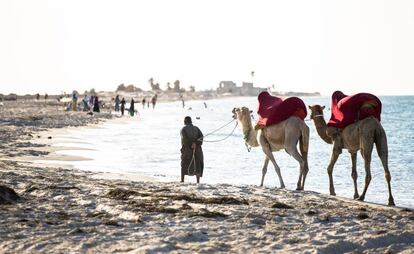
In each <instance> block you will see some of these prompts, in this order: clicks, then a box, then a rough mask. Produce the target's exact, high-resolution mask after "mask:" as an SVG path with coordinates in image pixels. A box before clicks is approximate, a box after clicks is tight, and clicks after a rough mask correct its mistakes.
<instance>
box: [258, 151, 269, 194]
mask: <svg viewBox="0 0 414 254" xmlns="http://www.w3.org/2000/svg"><path fill="white" fill-rule="evenodd" d="M268 164H269V158H268V157H267V156H265V161H264V165H263V169H262V182H261V183H260V187H263V181H264V178H265V175H266V173H267V165H268Z"/></svg>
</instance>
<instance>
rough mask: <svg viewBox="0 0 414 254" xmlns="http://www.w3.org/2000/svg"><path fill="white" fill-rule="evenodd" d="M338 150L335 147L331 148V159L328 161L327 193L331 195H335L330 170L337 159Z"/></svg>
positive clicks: (331, 170)
mask: <svg viewBox="0 0 414 254" xmlns="http://www.w3.org/2000/svg"><path fill="white" fill-rule="evenodd" d="M339 154H340V152H339V151H338V150H337V149H335V148H334V149H333V150H332V155H331V161H330V162H329V165H328V170H327V171H328V176H329V193H330V194H331V195H333V196H336V194H335V187H334V184H333V177H332V172H333V168H334V166H335V163H336V161H337V160H338V157H339Z"/></svg>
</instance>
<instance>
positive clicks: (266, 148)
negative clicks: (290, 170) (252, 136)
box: [262, 145, 285, 189]
mask: <svg viewBox="0 0 414 254" xmlns="http://www.w3.org/2000/svg"><path fill="white" fill-rule="evenodd" d="M262 149H263V152H264V153H265V154H266V156H267V158H268V159H269V160H270V161H271V162H272V163H273V166H274V167H275V170H276V174H277V176H278V177H279V182H280V188H282V189H283V188H285V183H284V182H283V179H282V174H281V173H280V168H279V165H277V163H276V160H275V157H274V156H273V153H272V150H270V145H265V146H262Z"/></svg>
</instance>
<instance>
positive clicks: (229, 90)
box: [217, 81, 267, 96]
mask: <svg viewBox="0 0 414 254" xmlns="http://www.w3.org/2000/svg"><path fill="white" fill-rule="evenodd" d="M266 90H267V89H266V88H261V87H254V86H253V83H250V82H243V83H242V86H241V87H240V86H237V85H236V83H234V82H233V81H221V82H220V83H219V87H218V88H217V94H218V95H235V96H257V95H259V93H261V92H263V91H266Z"/></svg>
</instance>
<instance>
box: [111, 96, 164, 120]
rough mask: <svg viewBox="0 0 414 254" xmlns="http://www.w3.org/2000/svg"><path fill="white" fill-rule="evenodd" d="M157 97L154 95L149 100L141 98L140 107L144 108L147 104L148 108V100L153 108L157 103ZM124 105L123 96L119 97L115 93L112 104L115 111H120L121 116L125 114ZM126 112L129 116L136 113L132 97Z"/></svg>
mask: <svg viewBox="0 0 414 254" xmlns="http://www.w3.org/2000/svg"><path fill="white" fill-rule="evenodd" d="M157 99H158V95H154V96H153V97H152V98H151V100H149V99H148V100H147V99H146V98H145V97H144V98H143V99H142V101H141V103H142V109H145V106H147V107H148V108H149V107H150V102H151V104H152V108H153V109H154V108H155V105H156V104H157ZM125 106H126V101H125V98H124V97H123V98H122V99H120V97H119V95H116V97H115V105H114V109H115V112H121V116H123V115H124V114H125ZM127 111H128V113H129V115H130V116H134V115H135V114H138V110H136V109H135V100H134V98H131V102H130V103H129V108H128V109H127Z"/></svg>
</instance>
